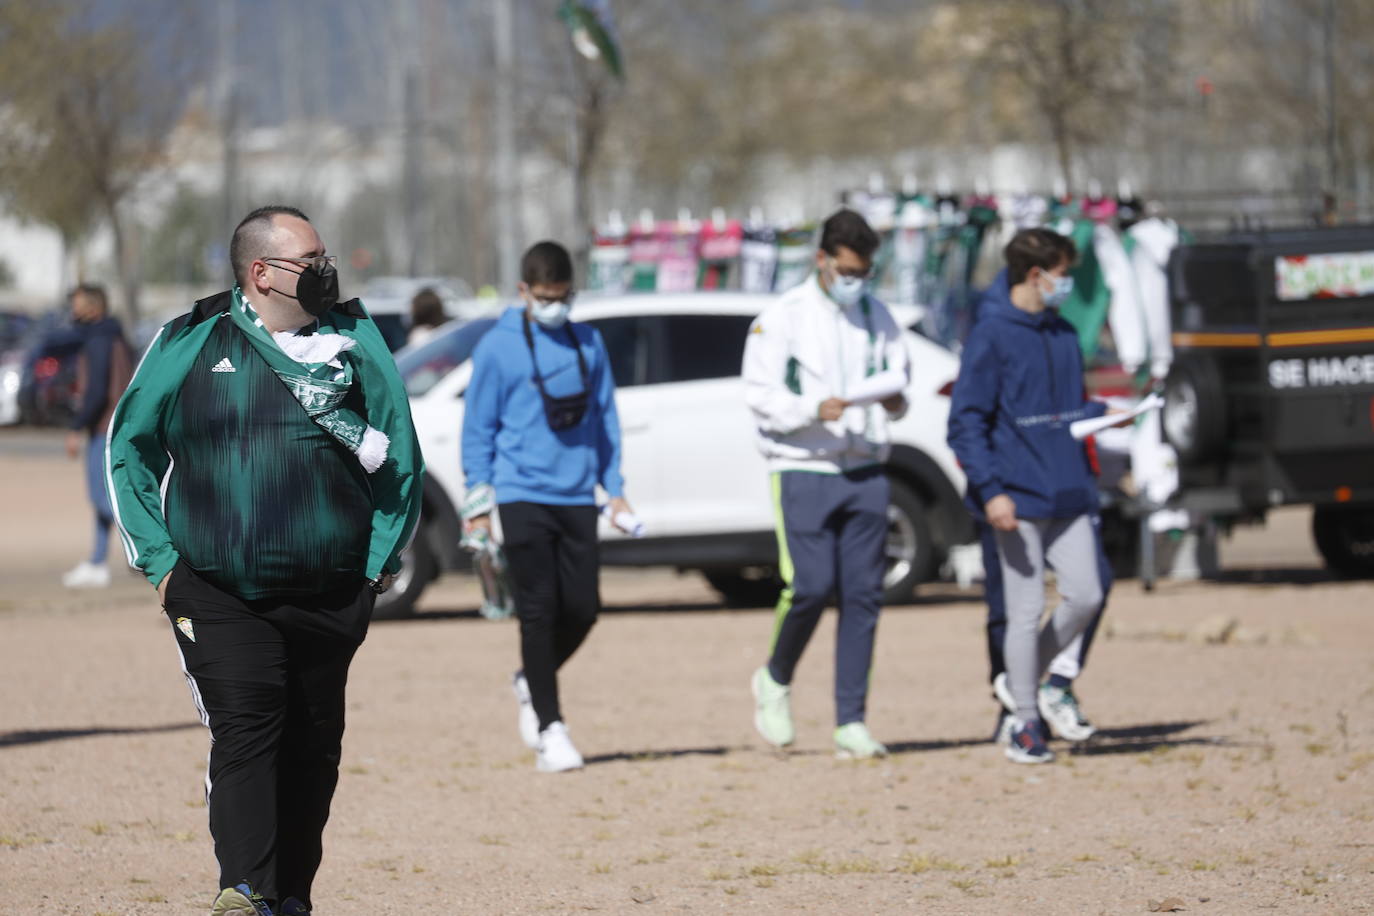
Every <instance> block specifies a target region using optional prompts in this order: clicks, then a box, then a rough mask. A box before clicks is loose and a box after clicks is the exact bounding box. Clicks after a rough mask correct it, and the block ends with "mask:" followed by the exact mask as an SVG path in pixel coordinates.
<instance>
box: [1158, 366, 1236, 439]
mask: <svg viewBox="0 0 1374 916" xmlns="http://www.w3.org/2000/svg"><path fill="white" fill-rule="evenodd" d="M1160 423H1161V425H1162V426H1163V427H1164V438H1165V439H1167V440H1168V442H1169V444H1170V445H1172V446H1173V447H1174V450H1175V451H1177V452H1178V459H1179V461H1180V462H1181V463H1182V464H1203V463H1205V462H1206V461H1207V460H1208V459H1210V458H1212V457H1213V456H1214V455H1215V454H1216V453H1217V452H1218V451H1220V450H1221V446H1222V444H1223V443H1224V442H1225V441H1226V390H1225V388H1224V386H1223V385H1222V381H1221V373H1220V372H1219V371H1218V370H1217V365H1216V363H1215V362H1214V361H1213V360H1212V359H1210V358H1209V357H1204V356H1194V355H1191V354H1190V355H1184V356H1180V357H1179V358H1178V359H1176V360H1175V361H1174V364H1173V366H1172V367H1170V369H1169V377H1168V378H1167V379H1166V380H1165V382H1164V410H1163V412H1162V413H1161V415H1160Z"/></svg>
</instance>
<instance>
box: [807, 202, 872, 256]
mask: <svg viewBox="0 0 1374 916" xmlns="http://www.w3.org/2000/svg"><path fill="white" fill-rule="evenodd" d="M881 244H882V239H880V238H878V233H876V232H874V231H873V227H872V226H870V225H868V221H867V220H866V219H864V218H863V217H862V216H860V215H859V214H857V213H855V212H854V211H853V210H850V209H848V208H842V209H840V210H836V211H835V212H834V213H832V214H831V215H830V217H829V218H828V219H827V220H826V221H825V222H824V223H822V224H821V251H824V252H825V253H826V254H828V255H830V256H831V257H832V258H833V257H835V256H836V255H838V254H839V253H840V248H841V247H844V248H848V249H849V250H850V251H852V252H854V253H855V254H857V255H858V256H859V257H861V258H863V259H864V260H865V261H868V260H871V259H872V258H873V252H875V251H877V250H878V246H879V245H881Z"/></svg>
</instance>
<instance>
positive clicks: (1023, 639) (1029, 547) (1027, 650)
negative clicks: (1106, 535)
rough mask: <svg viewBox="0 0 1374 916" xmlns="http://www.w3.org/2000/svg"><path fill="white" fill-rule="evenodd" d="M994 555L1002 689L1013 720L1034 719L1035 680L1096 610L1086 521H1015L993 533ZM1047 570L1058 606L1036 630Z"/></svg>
mask: <svg viewBox="0 0 1374 916" xmlns="http://www.w3.org/2000/svg"><path fill="white" fill-rule="evenodd" d="M997 553H998V556H999V558H1000V560H1001V565H1002V582H1003V589H1004V594H1005V595H1006V602H1007V641H1006V646H1005V654H1006V662H1007V686H1008V687H1010V688H1011V695H1012V698H1013V699H1015V700H1016V715H1017V716H1018V717H1019V718H1021V719H1023V720H1026V719H1038V718H1039V717H1040V712H1039V709H1038V707H1037V705H1036V690H1037V689H1038V688H1039V685H1040V677H1041V675H1043V674H1044V673H1045V669H1046V668H1048V667H1049V664H1050V662H1051V661H1053V660H1054V657H1055V656H1056V655H1058V654H1059V653H1060V651H1061V650H1063V649H1064V648H1065V647H1066V646H1068V645H1069V643H1071V642H1073V640H1074V639H1075V637H1077V636H1078V635H1079V634H1080V633H1082V632H1083V630H1084V629H1085V628H1086V627H1087V626H1088V624H1089V623H1091V622H1092V619H1093V616H1094V615H1095V614H1096V613H1097V610H1098V608H1100V607H1101V606H1102V582H1101V579H1100V578H1099V576H1098V572H1097V543H1096V541H1095V540H1094V539H1093V527H1092V519H1091V518H1090V517H1089V516H1087V515H1080V516H1078V517H1076V518H1032V519H1025V518H1023V519H1019V520H1018V522H1017V527H1016V530H1015V531H998V532H997ZM1047 565H1048V566H1050V567H1051V568H1052V569H1053V570H1054V573H1055V581H1056V582H1057V583H1058V588H1059V598H1060V601H1059V606H1058V607H1056V608H1055V609H1054V615H1053V616H1052V617H1051V618H1050V619H1049V620H1048V621H1047V622H1046V623H1045V626H1044V627H1043V628H1041V626H1040V618H1041V616H1043V614H1044V612H1045V567H1046V566H1047Z"/></svg>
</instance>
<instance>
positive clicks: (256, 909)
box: [210, 884, 272, 916]
mask: <svg viewBox="0 0 1374 916" xmlns="http://www.w3.org/2000/svg"><path fill="white" fill-rule="evenodd" d="M210 916H272V908H271V907H270V906H268V905H267V901H266V900H264V899H262V895H260V894H255V893H253V889H252V888H251V887H249V886H248V885H247V884H236V885H234V886H233V887H226V888H225V889H224V890H222V891H220V892H219V896H218V897H216V898H215V905H214V907H213V908H211V910H210Z"/></svg>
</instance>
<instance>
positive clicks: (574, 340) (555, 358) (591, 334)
mask: <svg viewBox="0 0 1374 916" xmlns="http://www.w3.org/2000/svg"><path fill="white" fill-rule="evenodd" d="M520 276H521V283H520V295H521V298H522V299H524V305H523V307H515V308H510V309H507V310H506V312H505V313H504V314H503V315H502V316H501V318H500V320H499V321H498V322H497V323H496V326H495V327H494V328H492V330H491V331H490V332H488V333H487V335H486V336H485V337H483V338H482V340H481V342H480V343H478V345H477V348H476V349H475V350H474V352H473V355H472V381H471V383H470V384H469V385H468V390H467V395H466V402H467V403H466V409H465V413H464V416H463V440H462V450H463V474H464V476H465V477H466V486H467V495H466V496H465V498H464V500H463V519H464V521H465V523H466V524H467V526H468V528H469V530H470V531H471V530H476V529H485V532H486V534H487V535H489V534H490V530H491V513H492V511H493V509H495V510H497V511H499V512H500V514H501V530H502V535H503V544H502V546H503V549H504V551H505V556H506V562H507V564H508V568H509V572H510V578H511V589H512V592H513V594H514V597H515V613H516V616H517V617H518V618H519V619H520V657H521V662H522V664H523V670H521V671H517V672H516V673H515V675H514V677H513V678H512V687H513V689H514V691H515V696H516V700H517V702H518V703H519V718H518V723H519V727H520V736H521V738H522V739H523V740H524V742H525V744H526V745H527V746H528V747H530V748H532V749H533V750H535V751H536V752H537V760H536V764H537V766H538V769H539V770H540V771H541V772H560V771H563V770H572V769H577V768H579V767H581V766H582V755H581V754H579V753H578V751H577V748H576V747H574V746H573V743H572V740H571V739H570V738H569V736H568V729H567V727H566V726H565V725H564V724H563V713H562V710H561V709H560V707H559V701H558V669H559V668H561V667H562V666H563V664H564V663H565V662H566V661H567V660H568V659H569V658H570V657H571V656H572V654H573V653H574V652H576V651H577V648H578V646H580V645H581V644H582V641H583V640H584V639H586V637H587V634H588V633H589V632H590V631H591V628H592V624H594V623H595V622H596V616H597V613H598V612H599V610H600V608H601V598H600V595H599V592H598V582H597V579H598V573H599V570H600V566H599V557H598V548H597V535H596V521H597V509H596V487H597V485H598V484H600V485H601V488H602V489H604V490H605V491H606V493H607V495H608V496H609V497H610V511H611V517H612V518H616V517H618V516H619V515H620V514H621V513H630V511H631V510H630V507H629V504H628V503H626V502H625V494H624V491H625V482H624V480H623V479H622V478H621V476H620V421H619V419H618V418H617V415H616V410H615V381H614V379H613V378H612V375H611V365H610V359H609V357H608V356H607V354H606V346H605V344H603V343H602V341H601V335H600V334H598V333H597V331H596V329H594V328H590V327H587V326H586V325H579V324H575V323H573V322H570V321H569V320H568V312H569V310H570V309H571V302H572V298H573V289H572V280H573V268H572V258H570V257H569V256H568V252H567V249H565V248H564V247H563V246H562V245H559V244H557V243H556V242H540V243H538V244H537V245H534V246H533V247H532V248H530V249H529V251H527V252H525V254H524V257H523V258H522V259H521V262H520Z"/></svg>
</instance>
